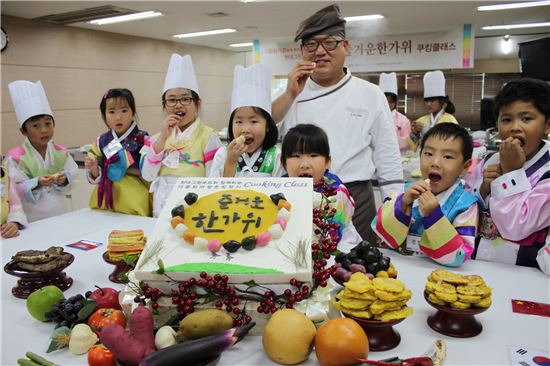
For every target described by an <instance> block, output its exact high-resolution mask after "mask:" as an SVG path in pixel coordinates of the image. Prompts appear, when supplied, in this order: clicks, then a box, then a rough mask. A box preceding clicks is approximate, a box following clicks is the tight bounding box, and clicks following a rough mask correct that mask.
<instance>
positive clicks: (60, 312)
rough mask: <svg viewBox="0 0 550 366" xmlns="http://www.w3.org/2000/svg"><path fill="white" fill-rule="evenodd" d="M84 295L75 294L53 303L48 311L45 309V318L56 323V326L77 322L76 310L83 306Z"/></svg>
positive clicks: (69, 325)
mask: <svg viewBox="0 0 550 366" xmlns="http://www.w3.org/2000/svg"><path fill="white" fill-rule="evenodd" d="M84 300H85V299H84V296H82V295H80V294H79V295H75V296H71V297H69V298H68V299H63V300H61V301H59V302H58V303H57V304H53V305H52V307H51V309H50V311H47V312H46V314H44V315H45V316H46V320H47V321H51V322H54V323H56V326H55V327H56V328H59V327H69V328H71V327H72V326H73V325H75V324H76V323H78V321H79V318H78V312H79V311H80V309H82V307H83V306H84Z"/></svg>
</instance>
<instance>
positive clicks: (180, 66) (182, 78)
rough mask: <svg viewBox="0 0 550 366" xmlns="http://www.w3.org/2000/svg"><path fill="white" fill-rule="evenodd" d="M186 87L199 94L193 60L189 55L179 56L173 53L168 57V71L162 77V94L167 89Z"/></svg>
mask: <svg viewBox="0 0 550 366" xmlns="http://www.w3.org/2000/svg"><path fill="white" fill-rule="evenodd" d="M173 88H186V89H190V90H192V91H194V92H195V93H197V94H199V86H198V84H197V78H196V77H195V69H194V68H193V60H191V56H189V55H185V56H180V55H178V54H175V53H173V54H172V56H171V57H170V64H169V65H168V71H166V79H164V88H163V89H162V93H163V94H164V93H165V92H166V91H167V90H168V89H173Z"/></svg>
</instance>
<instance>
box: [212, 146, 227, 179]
mask: <svg viewBox="0 0 550 366" xmlns="http://www.w3.org/2000/svg"><path fill="white" fill-rule="evenodd" d="M226 160H227V148H225V147H221V148H219V149H218V151H216V154H215V155H214V160H212V165H210V172H209V174H208V176H209V177H214V178H218V177H223V169H224V166H225V161H226Z"/></svg>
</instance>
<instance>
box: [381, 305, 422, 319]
mask: <svg viewBox="0 0 550 366" xmlns="http://www.w3.org/2000/svg"><path fill="white" fill-rule="evenodd" d="M412 313H413V308H411V307H409V306H403V307H402V308H400V309H398V310H393V311H386V312H384V313H382V314H378V315H375V316H374V319H377V320H380V321H383V322H389V321H391V320H396V319H402V318H406V317H408V316H411V315H412Z"/></svg>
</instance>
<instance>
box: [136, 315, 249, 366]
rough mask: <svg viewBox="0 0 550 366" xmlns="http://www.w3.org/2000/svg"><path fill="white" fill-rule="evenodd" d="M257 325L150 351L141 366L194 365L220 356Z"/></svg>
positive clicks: (232, 329) (244, 326)
mask: <svg viewBox="0 0 550 366" xmlns="http://www.w3.org/2000/svg"><path fill="white" fill-rule="evenodd" d="M255 325H256V323H255V322H250V323H248V324H246V325H243V326H242V327H239V328H231V329H228V330H226V331H224V332H221V333H218V334H214V335H211V336H208V337H203V338H199V339H195V340H192V341H185V342H183V343H178V344H174V345H173V346H170V347H166V348H163V349H160V350H158V351H156V352H153V353H150V354H149V355H147V356H146V357H145V358H144V359H142V360H141V362H140V363H139V366H183V365H185V366H193V365H199V364H202V363H204V362H206V361H209V360H211V359H213V358H216V357H218V356H219V354H220V353H222V352H223V351H225V350H226V349H228V348H230V347H231V346H233V345H234V344H235V343H237V342H239V341H240V340H241V339H243V338H244V337H245V336H246V335H247V334H248V332H249V331H250V329H252V328H253V327H254V326H255Z"/></svg>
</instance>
